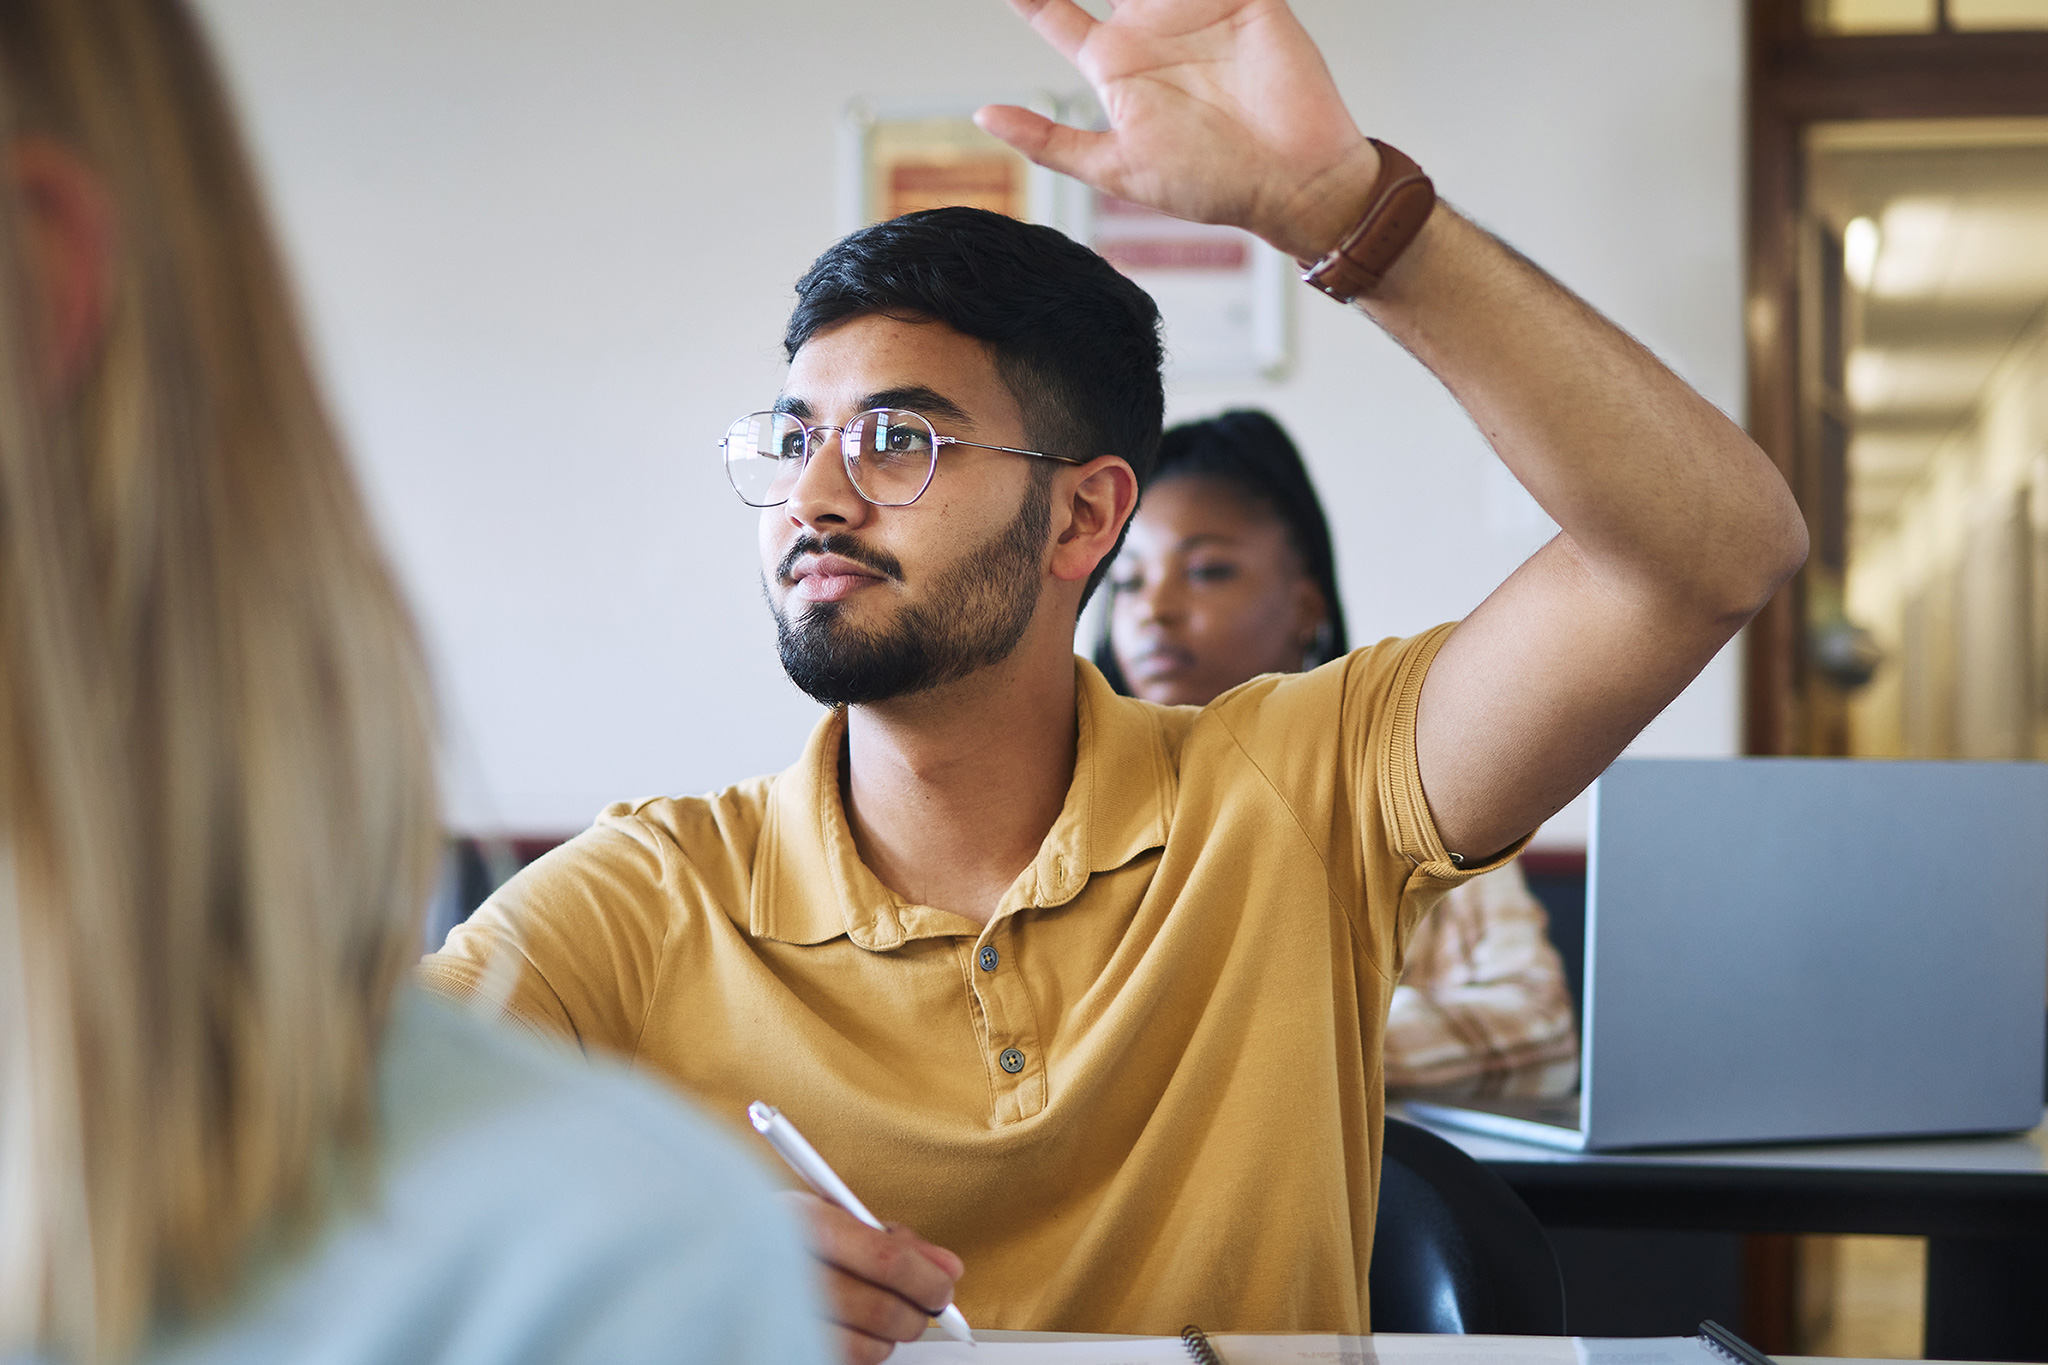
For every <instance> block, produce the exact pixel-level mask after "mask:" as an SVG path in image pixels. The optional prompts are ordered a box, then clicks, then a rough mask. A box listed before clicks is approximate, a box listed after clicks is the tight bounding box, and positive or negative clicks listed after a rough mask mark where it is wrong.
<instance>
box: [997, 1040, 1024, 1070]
mask: <svg viewBox="0 0 2048 1365" xmlns="http://www.w3.org/2000/svg"><path fill="white" fill-rule="evenodd" d="M996 1060H997V1061H998V1062H1001V1063H1002V1065H1003V1070H1005V1071H1007V1072H1009V1073H1010V1074H1011V1075H1012V1076H1014V1075H1016V1074H1017V1073H1018V1072H1020V1071H1022V1070H1023V1069H1024V1054H1023V1053H1021V1052H1019V1051H1017V1049H1016V1048H1013V1047H1007V1048H1004V1049H1003V1055H1002V1056H1000V1057H998V1058H996Z"/></svg>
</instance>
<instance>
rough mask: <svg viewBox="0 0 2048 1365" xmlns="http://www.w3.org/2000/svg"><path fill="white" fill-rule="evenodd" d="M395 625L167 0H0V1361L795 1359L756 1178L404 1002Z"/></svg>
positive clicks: (819, 1346)
mask: <svg viewBox="0 0 2048 1365" xmlns="http://www.w3.org/2000/svg"><path fill="white" fill-rule="evenodd" d="M432 709H433V707H432V702H431V700H430V698H429V695H428V686H427V680H426V672H425V667H424V663H423V660H422V657H421V652H420V647H419V643H418V641H417V640H416V638H415V636H414V632H413V627H412V623H411V621H410V619H409V617H408V615H407V612H406V609H405V607H404V605H403V604H402V603H401V601H400V599H399V594H398V591H397V588H396V585H395V583H394V581H393V579H392V576H391V573H390V571H389V569H388V568H387V566H386V564H385V561H384V558H383V556H382V554H381V553H380V552H379V551H378V548H377V546H376V542H375V537H374V536H373V534H372V532H371V528H370V524H369V520H368V517H367V516H366V513H365V509H364V506H363V502H362V499H361V498H360V496H359V495H358V493H357V491H356V488H355V485H354V481H353V480H352V478H351V476H350V473H349V469H348V466H347V464H346V462H345V460H344V458H343V456H342V453H341V450H340V449H339V447H338V445H337V443H336V440H335V437H334V434H333V430H332V428H331V426H330V424H329V422H328V420H327V417H326V414H325V413H324V411H323V410H322V407H321V404H320V401H319V398H318V395H317V393H316V392H315V388H314V384H313V380H312V376H311V373H310V370H309V367H308V365H307V362H306V358H305V352H304V348H303V347H302V346H301V344H300V341H299V337H298V334H297V331H296V329H295V326H294V324H293V322H292V319H291V308H290V305H289V300H288V298H287V293H286V288H285V282H284V279H283V277H282V275H281V273H280V270H279V267H278V263H277V256H276V253H275V251H274V250H273V249H272V247H271V244H270V237H269V234H268V232H267V230H266V228H265V224H264V221H263V218H262V215H261V213H260V211H259V208H258V198H257V192H256V186H255V183H254V180H253V178H252V177H251V175H250V173H249V170H248V167H247V165H246V163H245V160H244V157H243V153H242V150H241V146H240V143H239V140H238V138H237V136H236V134H235V131H234V127H233V122H232V118H231V115H230V113H229V110H228V106H227V103H226V101H225V98H224V94H223V91H222V88H221V84H220V81H219V79H218V78H217V76H216V75H215V72H214V68H213V65H212V63H211V61H210V59H209V57H208V55H207V52H206V50H205V47H204V44H203V42H202V41H201V37H200V35H199V33H198V31H197V29H196V28H195V26H194V24H193V21H192V19H191V16H190V15H189V14H188V13H187V12H186V10H185V8H184V6H183V5H182V4H181V3H179V0H9V3H7V4H5V5H4V6H0V1359H6V1360H10V1361H32V1360H46V1361H56V1360H63V1361H67V1362H73V1363H74V1365H86V1363H87V1362H106V1361H115V1360H131V1359H136V1358H140V1359H143V1360H148V1361H156V1362H170V1361H176V1362H181V1363H182V1365H202V1363H203V1362H249V1363H250V1365H256V1362H265V1363H266V1365H267V1363H268V1362H279V1361H293V1360H312V1359H317V1360H320V1361H323V1362H329V1363H330V1365H352V1363H353V1362H364V1363H365V1365H368V1362H392V1361H407V1362H426V1361H443V1362H457V1361H459V1362H465V1365H467V1363H469V1362H475V1363H477V1365H488V1363H489V1362H510V1361H536V1360H547V1361H584V1362H590V1363H591V1365H597V1363H598V1362H612V1361H633V1360H664V1361H705V1362H711V1361H719V1362H724V1361H734V1360H759V1361H769V1360H773V1361H784V1360H816V1359H822V1358H823V1339H822V1334H821V1330H820V1328H819V1325H818V1320H817V1318H816V1316H815V1309H814V1303H813V1300H814V1290H813V1288H812V1285H811V1272H810V1270H809V1265H808V1259H807V1257H806V1256H805V1255H804V1253H803V1251H802V1249H801V1247H800V1244H799V1242H798V1240H797V1235H796V1230H795V1228H794V1226H793V1224H792V1220H791V1218H790V1215H789V1214H788V1213H787V1212H785V1210H784V1208H783V1203H782V1201H780V1200H778V1199H777V1198H775V1196H774V1195H773V1194H772V1192H771V1191H770V1189H769V1187H768V1185H767V1183H766V1181H765V1179H764V1177H763V1176H762V1175H761V1174H760V1173H759V1172H758V1171H757V1170H756V1168H755V1165H754V1163H752V1162H750V1161H749V1160H748V1159H747V1158H746V1157H745V1156H744V1155H742V1154H741V1153H740V1152H739V1151H737V1150H735V1148H734V1146H733V1145H732V1144H731V1142H730V1141H729V1140H728V1139H726V1138H724V1137H722V1136H720V1135H719V1134H717V1133H715V1132H714V1131H713V1129H712V1126H711V1125H710V1124H709V1123H707V1122H705V1121H704V1120H702V1119H699V1118H697V1117H695V1116H693V1115H692V1114H690V1113H689V1112H687V1111H686V1110H685V1109H684V1108H683V1107H682V1106H681V1104H680V1103H679V1102H678V1101H676V1100H674V1099H672V1098H670V1097H669V1096H667V1095H665V1094H663V1093H661V1092H660V1091H658V1090H657V1089H656V1088H655V1087H653V1086H652V1085H650V1084H648V1083H646V1082H644V1081H642V1080H639V1079H637V1078H635V1077H632V1076H630V1075H627V1074H625V1073H623V1072H620V1071H615V1070H610V1069H600V1068H596V1067H592V1066H590V1065H588V1064H586V1063H585V1062H584V1061H583V1059H581V1058H580V1057H575V1056H573V1055H569V1056H563V1055H558V1054H557V1053H555V1052H553V1051H550V1050H545V1049H543V1048H541V1046H540V1045H539V1044H537V1043H533V1042H531V1041H528V1040H526V1039H523V1038H518V1037H514V1036H510V1035H507V1034H504V1033H501V1032H500V1031H499V1030H498V1028H497V1027H496V1026H493V1025H488V1024H485V1023H482V1022H479V1021H477V1020H474V1019H471V1018H469V1017H467V1016H465V1015H463V1014H461V1013H458V1012H456V1011H455V1010H454V1009H452V1008H451V1007H449V1006H446V1005H442V1004H438V1003H434V1002H433V1001H431V1000H430V999H429V998H428V997H427V996H426V995H425V993H424V992H422V991H420V990H418V989H416V988H411V987H406V986H403V985H401V983H402V982H403V981H404V980H405V979H406V974H407V971H408V968H409V967H410V966H411V965H412V962H413V959H414V958H415V957H416V956H417V955H418V950H419V939H420V915H421V910H422V907H423V905H424V902H425V898H426V894H427V889H428V884H429V882H430V881H431V880H432V878H433V874H434V871H435V863H436V859H437V856H438V850H439V839H438V837H437V830H436V823H437V822H436V795H435V789H434V780H433V772H434V737H433V734H432V726H431V724H430V715H431V712H432Z"/></svg>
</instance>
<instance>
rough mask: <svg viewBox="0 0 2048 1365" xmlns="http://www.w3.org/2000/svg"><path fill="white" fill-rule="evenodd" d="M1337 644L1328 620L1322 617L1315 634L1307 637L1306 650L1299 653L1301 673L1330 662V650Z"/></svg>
mask: <svg viewBox="0 0 2048 1365" xmlns="http://www.w3.org/2000/svg"><path fill="white" fill-rule="evenodd" d="M1336 643H1337V632H1336V630H1335V628H1333V627H1332V626H1331V625H1330V618H1329V617H1327V616H1326V617H1324V618H1323V621H1322V624H1320V625H1318V626H1317V627H1316V633H1315V634H1314V635H1312V636H1310V637H1309V642H1308V645H1307V647H1306V648H1304V649H1303V650H1302V652H1301V671H1302V672H1304V673H1307V672H1310V671H1312V670H1314V669H1317V668H1320V667H1322V666H1323V665H1324V664H1326V663H1328V662H1330V650H1331V648H1332V647H1333V646H1334V645H1335V644H1336Z"/></svg>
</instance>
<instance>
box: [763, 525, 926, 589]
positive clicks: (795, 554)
mask: <svg viewBox="0 0 2048 1365" xmlns="http://www.w3.org/2000/svg"><path fill="white" fill-rule="evenodd" d="M805 555H838V556H839V557H840V558H842V559H850V560H852V561H853V562H854V563H856V564H858V565H860V566H861V567H862V568H863V569H873V570H874V571H875V572H876V573H878V574H880V575H882V576H883V577H884V578H888V579H893V580H894V581H896V582H898V583H901V582H902V581H903V561H902V560H900V559H898V558H896V556H895V555H892V554H890V553H889V552H888V551H887V550H877V549H875V548H874V547H873V546H870V545H863V544H861V543H860V542H859V541H858V540H855V539H854V538H853V537H852V536H850V535H827V536H812V535H803V536H798V537H797V538H796V539H795V540H793V541H791V542H790V546H789V548H788V549H787V550H785V551H784V552H783V555H782V562H781V563H779V564H777V565H776V566H775V578H776V581H778V582H782V583H787V582H789V580H790V574H791V573H793V572H794V571H795V569H796V562H797V561H798V560H799V559H802V558H803V557H804V556H805Z"/></svg>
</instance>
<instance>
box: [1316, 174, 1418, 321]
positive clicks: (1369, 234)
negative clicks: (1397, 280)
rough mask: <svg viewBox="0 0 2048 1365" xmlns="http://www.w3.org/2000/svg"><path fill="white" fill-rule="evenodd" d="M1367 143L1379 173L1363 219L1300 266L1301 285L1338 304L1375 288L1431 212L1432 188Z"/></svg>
mask: <svg viewBox="0 0 2048 1365" xmlns="http://www.w3.org/2000/svg"><path fill="white" fill-rule="evenodd" d="M1367 141H1369V142H1371V143H1372V145H1373V146H1374V147H1375V148H1377V149H1378V150H1379V154H1380V173H1379V177H1378V178H1377V179H1375V180H1374V181H1373V182H1372V198H1371V200H1370V203H1369V206H1368V207H1367V208H1366V210H1365V216H1364V217H1362V218H1360V219H1359V220H1358V225H1357V226H1356V227H1354V228H1352V229H1351V231H1349V232H1347V233H1345V234H1344V238H1343V240H1342V241H1340V242H1338V243H1337V245H1336V247H1335V249H1334V250H1332V251H1331V252H1330V254H1329V255H1327V256H1325V257H1323V258H1322V259H1321V260H1319V261H1302V262H1301V268H1302V275H1301V278H1302V282H1303V283H1305V284H1312V285H1314V286H1315V287H1316V288H1318V289H1320V290H1322V291H1323V292H1324V293H1325V294H1328V295H1329V296H1330V297H1331V298H1333V299H1335V300H1337V302H1339V303H1349V302H1351V301H1352V300H1353V299H1355V298H1357V297H1358V296H1359V295H1360V294H1365V293H1370V292H1371V291H1372V290H1373V289H1374V288H1376V287H1377V286H1378V284H1379V282H1380V280H1381V279H1382V278H1383V277H1384V276H1385V275H1386V273H1387V271H1388V270H1389V269H1391V268H1392V267H1393V264H1394V262H1395V261H1397V260H1399V259H1400V257H1401V253H1402V252H1404V251H1406V250H1407V249H1408V244H1409V243H1410V242H1412V241H1414V240H1415V238H1416V234H1418V233H1420V232H1421V231H1422V225H1423V224H1424V223H1427V222H1428V221H1429V214H1430V210H1432V209H1434V208H1435V207H1436V186H1434V185H1432V184H1430V182H1429V177H1428V176H1426V175H1424V174H1423V173H1422V167H1420V166H1418V165H1416V164H1415V162H1414V161H1413V160H1412V159H1411V158H1409V157H1408V156H1407V155H1406V154H1405V153H1403V152H1402V151H1400V150H1399V149H1397V148H1394V147H1389V146H1388V145H1387V144H1386V143H1384V142H1382V141H1380V140H1379V139H1378V138H1369V139H1367Z"/></svg>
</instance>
